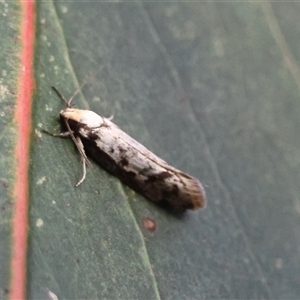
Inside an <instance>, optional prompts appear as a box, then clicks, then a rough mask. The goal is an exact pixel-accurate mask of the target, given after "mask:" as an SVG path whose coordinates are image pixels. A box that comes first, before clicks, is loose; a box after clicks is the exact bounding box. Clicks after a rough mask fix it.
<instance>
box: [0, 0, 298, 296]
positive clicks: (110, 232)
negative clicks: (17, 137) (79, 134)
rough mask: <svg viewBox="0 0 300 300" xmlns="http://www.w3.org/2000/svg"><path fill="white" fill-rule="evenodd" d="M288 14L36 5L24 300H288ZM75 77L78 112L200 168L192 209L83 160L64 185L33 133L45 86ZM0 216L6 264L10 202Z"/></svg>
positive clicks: (294, 46) (293, 282)
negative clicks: (202, 199)
mask: <svg viewBox="0 0 300 300" xmlns="http://www.w3.org/2000/svg"><path fill="white" fill-rule="evenodd" d="M16 14H17V13H16ZM299 15H300V10H299V6H298V5H297V4H296V3H288V4H286V3H285V4H282V3H276V4H264V3H262V4H261V3H251V4H250V3H228V2H227V3H201V2H199V3H192V2H180V3H178V2H174V3H170V2H169V3H158V2H155V3H154V2H141V3H137V2H124V3H117V2H115V3H114V2H77V1H68V2H66V1H55V2H54V3H53V2H48V1H47V2H38V3H37V19H36V28H37V35H36V50H35V78H36V87H37V90H36V94H35V98H34V105H33V114H32V116H33V120H32V122H33V133H32V143H31V145H32V148H31V168H30V172H31V173H30V176H31V177H30V178H31V181H30V230H29V247H28V251H29V252H28V282H27V286H28V298H30V299H46V298H49V297H50V298H51V297H52V299H54V298H55V295H56V296H57V297H58V299H160V298H161V299H200V298H206V299H216V298H227V299H234V298H236V299H246V298H247V299H260V298H270V299H274V298H280V299H295V298H298V295H299V294H300V285H299V273H300V267H299V260H300V253H299V251H300V250H299V249H300V247H299V245H300V233H299V230H298V228H299V225H300V218H299V212H300V208H299V207H300V206H299V205H300V203H299V198H300V197H299V195H300V185H299V182H300V173H299V165H300V155H299V148H300V136H299V128H300V119H299V117H298V116H299V111H300V102H299V87H300V76H299V74H300V72H299V66H298V61H299V60H300V58H299V56H300V52H299V51H300V50H299V47H298V43H297V42H296V41H298V38H297V37H298V30H297V27H296V26H295V24H297V20H298V19H299ZM1 22H3V20H1ZM0 28H2V27H0ZM1 30H2V29H1ZM8 40H9V41H12V34H8ZM1 51H2V50H1ZM1 56H2V58H1V59H2V61H3V60H4V57H5V51H3V52H1ZM15 59H16V58H13V59H12V61H13V62H15ZM14 68H16V65H15V67H14ZM14 68H13V70H14ZM3 78H4V77H3ZM11 78H14V77H13V75H12V77H11ZM10 80H12V79H10ZM85 80H87V81H88V83H87V85H86V86H85V87H84V88H83V89H82V93H81V94H80V95H79V96H78V97H76V99H75V102H76V104H77V107H78V108H90V109H91V110H93V111H95V112H97V113H98V114H100V115H102V116H106V117H108V116H110V115H112V114H113V115H114V122H115V123H116V124H117V125H118V126H120V127H121V128H122V129H123V130H124V131H125V132H127V133H129V134H130V135H131V136H132V137H133V138H135V139H136V140H138V141H139V142H141V143H142V144H144V145H145V146H146V147H148V148H149V149H150V150H152V151H153V152H154V153H156V154H157V155H158V156H160V157H162V158H163V159H164V160H166V161H167V162H169V163H170V164H171V165H173V166H175V167H177V168H179V169H181V170H183V171H184V172H187V173H189V174H192V175H193V176H195V177H197V178H199V179H200V180H201V182H202V183H203V184H204V186H205V187H206V192H207V198H208V205H207V208H206V209H205V210H202V211H195V212H187V213H186V214H185V215H184V216H177V215H174V214H171V213H170V212H168V211H166V210H163V209H161V208H159V207H157V206H156V205H154V204H152V203H150V202H148V201H147V200H145V199H144V198H143V197H142V196H140V195H138V194H136V193H134V192H133V191H132V190H131V189H130V188H128V187H126V186H124V185H122V184H121V183H120V182H119V180H118V179H117V178H115V177H112V176H110V175H109V174H108V173H107V172H105V171H104V170H102V169H101V168H100V167H99V166H97V165H96V164H95V163H92V166H91V167H89V169H88V174H87V178H86V180H85V182H84V183H83V184H82V185H81V186H79V187H77V188H75V184H76V182H77V181H78V180H79V179H80V178H81V175H82V167H81V163H80V157H79V155H78V153H77V151H76V148H75V147H74V145H73V144H72V142H71V141H70V140H68V139H60V138H54V137H51V136H49V135H46V134H43V133H41V130H42V129H43V130H48V131H51V132H59V130H60V125H59V111H60V110H61V109H63V108H64V103H62V101H61V100H60V99H59V98H58V97H57V96H56V95H55V93H53V91H52V90H51V86H55V87H56V88H57V89H58V90H59V91H60V92H61V93H62V94H63V95H64V96H65V97H66V98H69V97H70V96H71V95H72V94H73V92H74V91H75V90H76V89H77V88H78V86H79V85H80V84H81V83H82V82H84V81H85ZM11 86H12V89H13V84H11ZM7 97H8V96H7ZM9 97H11V98H10V99H13V96H11V95H10V96H9ZM3 99H6V98H3ZM7 99H8V98H7ZM1 101H3V100H1ZM7 101H9V100H7ZM3 103H4V102H1V110H2V108H3V107H5V106H4V104H3ZM2 124H5V125H4V128H8V129H4V130H3V131H2V140H1V144H2V148H1V149H3V151H2V153H1V157H2V159H1V162H0V163H1V170H2V171H1V172H4V171H3V170H6V171H5V172H7V173H3V174H8V175H7V176H6V175H5V176H4V175H1V178H11V179H9V180H11V181H13V177H12V175H11V174H13V173H11V172H10V168H11V167H10V163H11V161H12V159H10V155H11V154H9V149H10V148H11V147H13V145H14V141H11V139H12V138H11V134H9V135H8V134H7V133H6V132H7V131H6V130H12V129H11V128H13V123H12V122H11V121H6V122H5V123H2ZM5 126H6V127H5ZM10 126H12V127H10ZM12 131H13V130H12ZM6 157H8V159H6ZM1 174H2V173H1ZM0 184H1V182H0ZM0 197H1V199H0V200H1V205H3V203H6V202H5V201H8V202H7V203H10V202H9V201H10V200H5V199H9V197H10V196H9V193H8V192H6V190H5V188H4V189H1V194H0ZM1 216H4V217H1V221H2V223H1V243H0V251H1V253H0V264H1V268H0V269H2V270H7V269H8V267H9V266H8V258H9V248H8V246H7V245H9V243H10V242H9V241H10V236H9V234H10V228H9V221H10V219H11V218H12V216H11V213H10V209H8V210H7V209H6V210H4V212H3V210H1ZM145 218H150V219H151V220H153V221H154V222H155V224H156V230H155V231H149V230H147V228H146V226H145V225H144V220H145ZM2 241H4V243H2ZM8 280H9V277H8V275H7V273H3V271H0V283H1V287H4V286H7V285H8ZM2 290H3V291H4V288H2ZM2 293H3V294H4V292H2Z"/></svg>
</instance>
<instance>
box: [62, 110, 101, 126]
mask: <svg viewBox="0 0 300 300" xmlns="http://www.w3.org/2000/svg"><path fill="white" fill-rule="evenodd" d="M60 116H61V118H63V119H65V120H66V121H68V120H71V121H73V122H75V123H77V124H79V125H86V126H88V127H91V128H93V127H99V126H100V125H101V124H102V123H103V118H102V117H100V116H99V115H97V114H96V113H95V112H93V111H91V110H84V109H76V108H72V107H67V108H65V109H63V110H61V111H60Z"/></svg>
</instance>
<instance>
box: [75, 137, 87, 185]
mask: <svg viewBox="0 0 300 300" xmlns="http://www.w3.org/2000/svg"><path fill="white" fill-rule="evenodd" d="M75 140H76V143H75V144H76V147H77V149H78V151H79V153H80V155H81V161H82V169H83V175H82V178H81V179H80V180H79V181H78V182H77V183H76V187H77V186H79V185H80V184H82V183H83V181H84V180H85V177H86V164H87V163H88V158H87V157H86V154H85V151H84V147H83V143H82V141H81V139H80V138H79V137H76V138H75Z"/></svg>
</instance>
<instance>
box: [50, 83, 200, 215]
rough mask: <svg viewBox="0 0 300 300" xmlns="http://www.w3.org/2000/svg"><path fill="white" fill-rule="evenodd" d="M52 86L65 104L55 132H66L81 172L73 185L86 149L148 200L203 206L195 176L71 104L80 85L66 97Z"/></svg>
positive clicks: (179, 206)
mask: <svg viewBox="0 0 300 300" xmlns="http://www.w3.org/2000/svg"><path fill="white" fill-rule="evenodd" d="M53 89H54V91H55V92H56V93H57V94H58V96H59V97H60V98H62V99H63V100H64V101H65V102H66V104H67V107H66V108H65V109H63V110H61V111H60V117H61V120H62V122H63V123H64V124H65V126H66V129H67V131H66V132H62V133H60V134H58V135H59V136H70V137H71V138H72V140H73V142H74V143H75V145H76V147H77V149H78V151H79V153H80V155H81V158H82V163H83V176H82V178H81V180H80V181H79V182H78V183H77V184H76V186H78V185H80V184H81V183H82V182H83V181H84V179H85V177H86V164H87V162H88V158H87V155H86V153H87V154H88V155H89V156H90V157H91V158H93V159H94V160H95V161H96V162H97V163H99V164H100V166H102V167H103V168H104V169H105V170H106V171H108V172H109V173H111V174H112V175H114V176H116V177H117V178H119V179H120V180H121V181H122V182H123V183H124V184H126V185H128V186H129V187H130V188H132V189H133V190H135V191H136V192H138V193H140V194H141V195H143V196H145V197H146V198H147V199H149V200H151V201H152V202H155V203H157V204H162V205H167V206H169V207H171V208H172V209H175V210H178V211H185V210H186V209H197V208H203V207H205V205H206V196H205V191H204V188H203V187H202V185H201V183H200V182H199V181H198V180H197V179H196V178H194V177H192V176H190V175H188V174H186V173H183V172H182V171H180V170H178V169H175V168H173V167H172V166H170V165H169V164H167V163H166V162H165V161H164V160H162V159H161V158H159V157H158V156H156V155H155V154H153V153H152V152H151V151H149V150H148V149H147V148H145V147H144V146H143V145H141V144H140V143H138V142H137V141H136V140H134V139H133V138H131V137H130V136H129V135H128V134H126V133H125V132H124V131H122V130H121V129H120V128H119V127H118V126H117V125H115V124H114V123H113V122H111V120H110V119H107V118H103V117H101V116H99V115H98V114H96V113H95V112H93V111H91V110H82V109H76V108H72V107H71V102H72V99H73V98H74V96H75V95H76V94H77V93H78V92H79V90H80V89H78V90H77V91H76V92H75V94H74V95H73V96H72V97H71V99H70V100H69V101H67V100H66V99H65V98H64V97H63V96H62V95H61V94H60V93H59V92H58V91H57V89H56V88H54V87H53Z"/></svg>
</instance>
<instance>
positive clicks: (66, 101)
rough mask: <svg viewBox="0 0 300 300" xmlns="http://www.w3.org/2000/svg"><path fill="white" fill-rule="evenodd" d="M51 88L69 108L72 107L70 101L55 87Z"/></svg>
mask: <svg viewBox="0 0 300 300" xmlns="http://www.w3.org/2000/svg"><path fill="white" fill-rule="evenodd" d="M51 88H52V90H53V91H54V92H55V93H56V94H57V96H58V97H59V98H60V99H61V100H63V101H64V102H65V103H66V104H67V107H71V105H70V104H69V101H68V100H67V99H66V98H65V97H64V96H63V95H62V94H61V93H60V92H59V91H58V90H57V89H56V87H55V86H52V87H51Z"/></svg>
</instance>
